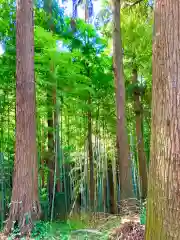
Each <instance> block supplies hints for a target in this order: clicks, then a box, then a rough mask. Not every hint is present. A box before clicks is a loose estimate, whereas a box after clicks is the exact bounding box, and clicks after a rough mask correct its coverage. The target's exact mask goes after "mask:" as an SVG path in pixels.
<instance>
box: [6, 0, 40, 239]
mask: <svg viewBox="0 0 180 240" xmlns="http://www.w3.org/2000/svg"><path fill="white" fill-rule="evenodd" d="M16 5H17V6H16V11H17V12H16V144H15V163H14V178H13V190H12V198H11V207H10V213H9V218H8V221H7V224H6V227H5V231H6V233H9V232H10V231H12V229H13V228H14V224H15V223H18V225H19V227H20V231H21V234H22V235H25V234H28V233H29V232H30V231H31V230H32V228H33V220H34V219H38V218H39V216H40V206H39V199H38V175H37V150H36V114H35V113H36V106H35V81H34V80H35V79H34V26H33V1H32V0H18V1H17V3H16Z"/></svg>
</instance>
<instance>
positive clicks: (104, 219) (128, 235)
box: [0, 214, 144, 240]
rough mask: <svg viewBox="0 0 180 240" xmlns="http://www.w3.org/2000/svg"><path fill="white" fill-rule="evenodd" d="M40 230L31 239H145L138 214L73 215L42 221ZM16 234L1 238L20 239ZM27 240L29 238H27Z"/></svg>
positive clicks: (1, 239) (0, 239) (0, 236)
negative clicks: (66, 219)
mask: <svg viewBox="0 0 180 240" xmlns="http://www.w3.org/2000/svg"><path fill="white" fill-rule="evenodd" d="M36 231H37V232H39V235H38V236H34V237H32V238H31V240H40V239H46V240H48V239H49V240H59V239H61V240H75V239H78V240H85V239H88V240H91V239H92V240H96V239H97V240H98V239H99V240H105V239H108V240H116V239H121V240H126V239H131V240H143V239H144V225H140V218H139V216H138V215H132V216H124V217H120V216H117V215H107V214H100V216H93V217H89V216H83V217H81V219H79V218H78V216H76V217H72V218H71V219H69V220H68V221H67V222H66V223H62V222H61V223H60V222H54V223H51V224H50V223H45V222H41V223H40V225H39V226H37V227H36ZM18 239H22V240H23V238H17V237H15V235H14V236H13V235H12V236H11V237H8V238H7V237H5V236H4V235H3V234H0V240H18ZM26 240H29V239H27V238H26Z"/></svg>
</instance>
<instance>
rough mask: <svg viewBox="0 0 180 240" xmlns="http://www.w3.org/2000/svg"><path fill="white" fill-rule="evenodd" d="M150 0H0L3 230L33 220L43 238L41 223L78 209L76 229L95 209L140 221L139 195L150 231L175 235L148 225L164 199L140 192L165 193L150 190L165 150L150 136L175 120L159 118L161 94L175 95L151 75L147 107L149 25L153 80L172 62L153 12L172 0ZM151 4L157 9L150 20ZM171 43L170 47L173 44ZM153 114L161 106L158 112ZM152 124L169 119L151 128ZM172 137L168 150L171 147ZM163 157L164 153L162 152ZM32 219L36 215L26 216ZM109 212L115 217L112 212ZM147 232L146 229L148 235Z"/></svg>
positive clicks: (25, 230) (28, 225)
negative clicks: (135, 218) (137, 217)
mask: <svg viewBox="0 0 180 240" xmlns="http://www.w3.org/2000/svg"><path fill="white" fill-rule="evenodd" d="M157 2H158V1H157ZM159 2H160V1H159ZM159 2H158V3H157V4H156V6H155V10H154V11H153V3H152V2H151V1H147V0H139V1H135V0H131V1H125V0H124V1H121V3H120V1H118V0H113V1H102V2H101V4H99V2H98V5H97V1H93V0H89V1H83V0H82V1H81V0H79V1H78V0H73V1H72V2H70V1H63V2H59V1H56V0H43V1H40V0H36V1H27V0H24V1H22V0H19V1H16V2H15V1H14V0H8V1H7V0H6V1H5V0H0V44H1V55H0V216H1V220H0V224H1V228H2V229H3V228H4V229H5V232H6V233H8V234H12V233H13V234H15V235H16V237H17V234H16V233H14V232H16V231H17V232H19V233H20V234H21V235H27V234H29V232H31V230H33V229H35V231H36V234H37V232H38V231H40V233H39V234H40V235H39V237H40V236H41V237H42V239H44V238H45V236H44V235H42V232H46V230H42V229H41V228H43V229H44V227H45V225H46V224H47V223H49V222H51V226H52V225H53V223H54V224H55V221H56V222H57V221H58V223H59V226H61V223H60V221H64V222H67V221H70V218H75V216H76V224H77V221H78V224H80V222H81V224H80V225H81V228H82V219H84V218H83V216H84V217H85V216H86V217H87V216H88V218H89V216H90V215H91V214H92V213H93V214H95V215H96V216H97V214H99V215H100V216H102V214H104V215H103V216H104V218H103V219H105V215H108V216H111V215H112V216H116V217H118V216H124V215H127V214H128V215H132V213H133V214H136V215H138V216H140V222H141V224H142V225H143V224H145V220H146V219H145V218H146V199H147V196H148V212H147V213H148V214H147V217H148V222H147V226H148V229H151V228H152V229H153V231H154V235H153V236H154V237H155V238H153V239H154V240H155V239H168V240H170V239H178V238H177V237H178V236H179V235H176V236H177V237H175V238H170V235H168V234H169V233H165V230H164V229H165V227H162V229H163V230H162V231H161V234H160V235H157V229H155V226H154V225H153V224H154V222H153V221H154V220H153V219H155V218H156V217H157V216H158V209H160V208H161V207H160V204H159V205H158V207H157V208H156V207H152V206H155V205H153V204H152V203H151V200H149V199H151V197H152V196H153V197H152V199H153V200H152V201H154V202H155V199H156V197H157V198H158V197H159V198H160V197H162V196H163V193H162V194H159V195H158V194H156V193H157V192H156V191H155V190H154V189H156V187H155V186H157V185H158V180H157V182H156V180H154V182H153V179H158V177H157V175H156V174H157V172H155V169H156V166H157V165H158V166H160V165H159V164H160V163H161V161H160V160H159V162H158V160H157V159H159V158H158V156H161V155H162V152H161V150H159V149H161V147H162V145H161V144H162V143H160V142H159V140H158V139H161V137H163V138H164V139H166V138H167V139H168V137H169V138H170V136H172V135H173V133H172V135H171V130H172V129H174V127H173V126H175V125H172V126H171V124H170V123H171V119H174V118H173V116H175V115H173V114H172V115H171V114H170V116H171V117H169V120H168V123H169V125H170V129H171V130H167V129H166V128H165V127H164V125H163V124H165V123H164V122H163V121H164V119H166V114H165V113H166V110H162V109H166V107H167V111H169V112H171V109H173V106H174V104H173V103H172V104H171V105H170V104H169V102H168V99H171V98H173V97H172V96H171V95H169V97H168V94H167V96H166V95H163V94H164V92H163V90H162V91H161V89H162V88H163V86H166V84H165V85H163V83H162V84H161V85H160V87H159V85H158V83H157V80H156V81H154V82H155V83H154V86H155V87H154V92H153V96H154V98H153V106H152V107H153V108H152V107H151V102H152V45H153V36H155V37H158V36H159V35H158V34H160V40H159V38H158V40H157V41H159V42H158V43H157V44H159V46H160V50H159V51H161V52H160V53H159V52H157V51H156V48H153V51H154V54H155V57H154V58H153V64H154V66H156V65H157V67H156V68H155V67H154V69H155V70H154V72H153V74H154V75H153V80H154V79H158V77H159V79H163V76H164V75H163V74H165V73H164V72H166V69H165V66H166V67H167V69H171V63H170V64H169V63H168V64H169V65H168V64H167V65H166V64H165V63H166V62H165V61H166V60H165V56H166V53H167V52H166V49H167V48H168V47H167V46H169V47H171V46H172V45H173V44H175V43H176V42H175V40H176V37H177V36H176V35H173V34H172V39H171V38H169V40H167V42H166V43H164V45H163V36H165V33H164V32H163V23H162V22H163V20H164V19H166V17H167V16H166V15H163V13H162V11H163V10H162V9H163V6H164V5H163V4H165V5H166V2H168V3H167V5H168V6H169V8H170V7H171V5H170V2H171V1H170V0H169V1H165V0H164V1H161V2H162V3H159ZM163 2H165V3H163ZM175 2H177V1H175ZM158 4H159V5H158ZM65 6H68V8H67V9H66V8H65ZM70 6H71V7H72V11H71V12H72V13H71V14H69V15H68V14H67V13H68V11H69V10H70ZM97 6H98V9H94V8H97ZM172 6H173V7H174V8H173V7H172V9H175V8H176V7H177V6H179V5H178V3H175V4H174V5H173V4H172ZM67 10H68V11H67ZM164 11H165V12H166V13H167V12H168V10H167V9H165V10H164ZM172 11H173V10H172ZM33 12H34V13H33ZM153 12H154V13H155V15H154V13H153ZM156 12H158V13H160V20H159V18H157V19H158V20H157V22H156V23H155V24H154V26H155V27H153V22H154V21H153V20H154V16H155V19H156ZM95 13H96V14H95ZM78 14H79V15H81V16H78ZM168 16H169V15H168ZM161 18H162V19H161ZM161 20H162V21H161ZM164 21H165V20H164ZM168 21H169V22H171V23H172V22H173V21H175V22H176V23H177V24H178V20H177V21H176V20H172V19H171V18H170V17H169V19H168V20H167V25H168V23H169V22H168ZM158 24H159V25H158ZM159 26H160V27H159ZM159 29H160V30H159ZM168 31H169V32H170V29H168V30H167V31H166V37H167V36H168V34H169V32H168ZM163 34H164V35H163ZM178 34H179V33H178ZM167 39H168V37H167ZM173 41H174V42H173ZM162 46H164V47H162ZM173 46H175V45H173ZM154 49H155V50H154ZM157 49H158V48H157ZM172 51H174V54H175V53H176V48H175V47H174V48H173V49H172ZM159 56H161V57H162V58H161V60H162V62H163V61H164V62H163V63H162V64H161V63H160V60H159V59H160V57H159ZM154 59H155V60H154ZM155 64H156V65H155ZM163 64H164V65H163ZM162 65H163V66H164V69H161V68H162ZM172 66H174V65H173V64H172ZM177 69H179V68H177ZM177 69H175V70H173V71H174V72H176V73H177V72H178V70H177ZM158 71H159V72H158ZM169 71H170V72H171V70H169ZM160 73H163V74H160ZM158 74H159V75H158ZM172 74H173V73H172ZM174 78H175V79H176V80H175V81H176V83H177V82H178V80H177V78H176V77H174ZM168 86H169V85H168ZM159 89H160V90H159ZM167 89H170V90H167V91H169V92H171V88H170V87H169V88H168V87H167ZM158 91H159V92H158ZM174 94H176V95H177V94H178V93H177V92H176V93H174ZM158 98H159V99H160V100H159V101H158ZM163 99H164V100H163ZM165 100H167V103H168V104H169V105H168V104H167V106H166V104H165V103H164V102H163V101H165ZM174 101H175V100H174ZM172 102H173V101H172ZM174 103H175V102H174ZM161 104H162V106H161ZM163 104H164V105H163ZM176 106H177V104H176ZM156 107H157V111H156ZM161 107H162V109H161ZM151 109H153V110H152V115H151ZM173 111H175V112H176V111H177V109H176V110H173ZM157 113H158V114H162V117H160V118H159V119H158V117H157ZM167 115H168V114H167ZM151 116H152V119H151ZM176 117H177V118H178V116H176ZM155 120H156V122H155ZM173 121H175V122H176V120H173ZM173 121H172V122H173ZM177 121H178V120H177ZM168 123H167V124H168ZM161 124H162V125H161ZM169 125H168V126H169ZM151 126H152V129H153V131H152V134H151V130H152V129H151ZM158 126H159V129H160V128H161V129H166V130H164V132H161V133H160V132H158ZM163 127H164V128H163ZM168 131H169V132H168ZM172 132H173V130H172ZM151 136H152V138H151ZM156 136H157V137H156ZM173 136H174V135H173ZM158 137H159V138H158ZM150 139H151V141H152V142H151V143H153V144H151V146H152V148H151V150H150ZM172 139H173V137H171V140H172ZM174 141H175V140H172V142H174ZM168 143H169V142H168V140H167V146H170V145H168ZM175 146H176V147H174V148H173V147H172V148H171V150H172V152H173V154H174V151H175V152H176V151H178V144H177V145H175ZM164 148H166V146H164V147H162V149H164ZM169 149H170V147H169ZM164 151H165V150H164ZM154 152H157V157H154V156H155V155H153V154H154ZM150 153H151V155H150ZM150 156H151V160H152V158H153V159H156V160H157V161H156V162H155V160H152V166H151V168H150V174H148V172H149V163H150ZM163 156H164V159H166V160H167V161H168V159H171V157H169V156H171V154H170V155H167V156H166V157H165V153H164V155H163ZM173 156H174V155H173ZM169 161H170V160H169ZM162 162H163V161H162ZM171 163H172V162H171V161H170V162H169V163H168V164H166V165H165V160H164V162H163V163H161V164H162V165H161V166H163V164H164V169H165V168H166V166H171V167H172V165H171ZM156 164H157V165H156ZM159 168H160V167H159ZM159 168H158V169H159ZM162 168H163V167H162ZM152 169H153V170H152ZM175 170H177V168H175ZM153 171H154V172H153ZM164 171H165V170H164ZM175 172H176V171H175ZM166 173H167V172H166ZM166 173H164V175H165V174H166ZM168 174H169V175H168ZM168 174H167V176H170V172H169V173H168ZM148 176H150V179H148ZM158 176H159V175H158ZM176 176H177V175H176ZM174 179H175V178H174ZM171 180H172V179H171ZM148 181H149V183H150V187H149V190H150V191H149V195H148ZM172 181H174V184H177V182H178V181H177V180H172ZM163 184H164V185H163ZM163 184H162V185H161V184H160V185H159V186H163V188H162V189H165V187H166V183H165V180H164V181H163ZM153 186H154V188H153ZM164 186H165V187H164ZM152 189H153V190H152ZM157 189H159V188H158V187H157ZM157 189H156V190H157ZM153 191H154V192H153ZM157 191H159V190H157ZM173 191H174V190H173ZM164 192H165V196H164V197H167V196H169V195H168V194H169V193H168V191H165V190H164ZM153 194H154V195H153ZM171 194H172V195H171V196H173V192H171ZM172 198H173V197H172ZM178 201H179V200H177V199H176V203H178ZM154 202H153V203H154ZM163 206H167V205H163ZM152 209H154V210H155V209H156V210H157V213H156V211H154V214H153V210H152ZM150 215H151V216H153V219H150ZM162 216H164V217H166V218H167V216H168V213H167V214H164V215H162ZM37 219H41V221H40V222H37V223H36V224H35V225H34V220H37ZM77 219H78V220H77ZM80 219H81V220H80ZM177 219H178V217H177ZM5 220H7V221H6V224H5ZM161 220H162V218H161V219H160V220H159V222H158V224H159V225H158V226H159V227H160V228H161V226H162V221H161ZM84 221H85V220H84ZM103 221H105V220H103ZM112 221H113V220H112V219H111V222H112ZM116 222H118V224H120V220H119V218H118V220H116ZM38 224H39V225H38ZM113 224H115V223H114V222H113ZM34 226H35V228H34ZM37 226H39V228H40V230H37V229H38V227H37ZM17 227H18V230H17ZM56 227H57V226H56ZM113 227H114V226H113ZM59 228H61V227H59ZM62 228H63V227H62ZM77 228H78V227H77ZM149 231H150V230H149ZM149 231H147V233H146V239H147V240H148V239H152V238H151V235H150V233H149ZM168 231H169V232H172V229H169V230H168ZM157 236H159V238H157ZM61 237H62V236H61ZM162 237H164V238H162ZM168 237H169V238H168ZM48 238H49V239H50V235H49V237H48ZM37 239H41V238H37ZM98 239H99V238H98ZM132 239H144V238H132Z"/></svg>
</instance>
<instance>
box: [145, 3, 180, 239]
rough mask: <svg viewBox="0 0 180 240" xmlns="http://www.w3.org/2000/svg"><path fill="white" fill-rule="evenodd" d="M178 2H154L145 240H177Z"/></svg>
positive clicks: (179, 167)
mask: <svg viewBox="0 0 180 240" xmlns="http://www.w3.org/2000/svg"><path fill="white" fill-rule="evenodd" d="M179 16H180V1H178V0H161V1H160V0H157V1H156V2H155V37H154V43H153V96H152V134H151V161H150V170H149V184H148V186H149V189H148V203H147V208H148V210H147V223H146V240H154V239H157V240H179V239H180V210H179V206H180V134H179V130H180V111H179V109H180V77H179V76H180V55H179V39H180V29H179V26H180V18H179Z"/></svg>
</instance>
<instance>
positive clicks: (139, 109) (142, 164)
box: [132, 67, 147, 200]
mask: <svg viewBox="0 0 180 240" xmlns="http://www.w3.org/2000/svg"><path fill="white" fill-rule="evenodd" d="M132 83H133V84H134V112H135V121H136V138H137V152H138V160H139V163H138V166H139V182H140V194H141V199H143V200H145V199H146V197H147V164H146V163H147V161H146V155H145V152H144V138H143V133H142V126H143V106H142V104H141V101H140V97H141V91H140V90H141V89H140V87H139V86H138V73H137V69H136V67H135V68H134V69H133V71H132Z"/></svg>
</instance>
